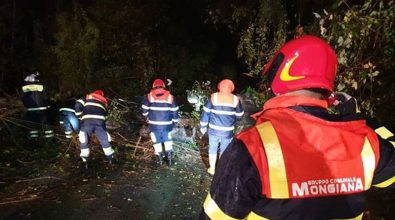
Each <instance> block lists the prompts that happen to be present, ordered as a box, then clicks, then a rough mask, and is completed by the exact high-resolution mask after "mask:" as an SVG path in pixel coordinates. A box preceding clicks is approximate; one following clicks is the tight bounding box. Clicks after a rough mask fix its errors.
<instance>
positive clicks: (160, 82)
mask: <svg viewBox="0 0 395 220" xmlns="http://www.w3.org/2000/svg"><path fill="white" fill-rule="evenodd" d="M159 87H160V88H165V83H164V82H163V80H161V79H155V80H154V83H152V88H159Z"/></svg>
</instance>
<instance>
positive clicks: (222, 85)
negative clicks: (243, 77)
mask: <svg viewBox="0 0 395 220" xmlns="http://www.w3.org/2000/svg"><path fill="white" fill-rule="evenodd" d="M218 90H219V91H220V92H229V93H231V92H233V90H235V85H234V84H233V82H232V80H230V79H224V80H222V81H221V82H219V83H218Z"/></svg>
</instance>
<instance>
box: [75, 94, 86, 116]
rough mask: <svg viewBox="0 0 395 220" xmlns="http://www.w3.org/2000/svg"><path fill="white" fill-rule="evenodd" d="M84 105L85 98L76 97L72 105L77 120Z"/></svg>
mask: <svg viewBox="0 0 395 220" xmlns="http://www.w3.org/2000/svg"><path fill="white" fill-rule="evenodd" d="M84 106H85V98H80V99H77V101H76V102H75V105H74V109H75V115H76V116H77V117H78V119H79V120H81V117H82V112H83V110H84Z"/></svg>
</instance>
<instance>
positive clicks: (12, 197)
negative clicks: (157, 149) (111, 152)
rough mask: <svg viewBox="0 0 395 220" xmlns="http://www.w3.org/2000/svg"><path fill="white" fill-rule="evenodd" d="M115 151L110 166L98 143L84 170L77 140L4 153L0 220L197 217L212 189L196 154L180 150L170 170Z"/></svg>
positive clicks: (147, 158) (138, 155) (129, 150)
mask: <svg viewBox="0 0 395 220" xmlns="http://www.w3.org/2000/svg"><path fill="white" fill-rule="evenodd" d="M2 150H4V148H3V149H2ZM43 152H45V155H44V156H43ZM117 153H118V155H120V156H119V157H118V163H117V164H115V165H109V164H107V163H106V161H105V160H104V158H103V155H102V152H101V149H100V147H99V146H97V145H96V146H95V147H94V149H93V155H92V156H91V157H92V161H91V165H90V168H89V169H88V170H85V169H84V168H82V166H81V163H80V161H79V160H78V156H77V155H78V151H77V148H76V146H75V145H74V143H73V142H72V143H71V146H69V147H68V146H67V145H66V146H64V145H57V146H55V145H53V146H41V147H40V148H37V149H29V150H21V149H13V150H11V149H9V150H7V151H5V152H4V151H3V152H2V160H1V161H2V162H1V167H2V172H1V176H0V178H1V182H0V184H1V185H0V189H1V190H0V213H2V214H1V219H166V218H171V219H196V218H197V216H198V214H199V212H200V210H201V205H202V202H203V199H204V197H205V195H206V193H207V189H208V187H209V185H210V177H209V176H208V175H207V173H206V172H205V169H206V168H205V165H204V163H203V162H202V159H201V156H200V154H199V152H198V151H196V152H194V151H192V150H188V151H187V152H183V154H182V155H181V153H180V151H179V153H178V154H177V157H176V159H175V161H176V163H175V164H174V165H173V166H171V167H169V166H167V165H162V166H160V167H158V165H157V164H156V163H154V162H153V158H151V156H143V155H142V152H139V151H137V153H136V155H135V156H134V157H133V156H132V155H133V153H134V149H132V148H129V147H125V146H122V147H121V146H118V147H117ZM122 155H129V156H122ZM147 155H152V154H151V153H147ZM7 158H8V159H7ZM11 158H12V159H11Z"/></svg>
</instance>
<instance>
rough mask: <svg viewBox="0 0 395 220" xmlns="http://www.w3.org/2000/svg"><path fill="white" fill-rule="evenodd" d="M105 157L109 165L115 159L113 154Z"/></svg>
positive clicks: (113, 162)
mask: <svg viewBox="0 0 395 220" xmlns="http://www.w3.org/2000/svg"><path fill="white" fill-rule="evenodd" d="M106 159H107V161H108V163H109V164H111V165H112V164H115V159H114V155H113V154H111V155H108V156H106Z"/></svg>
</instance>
